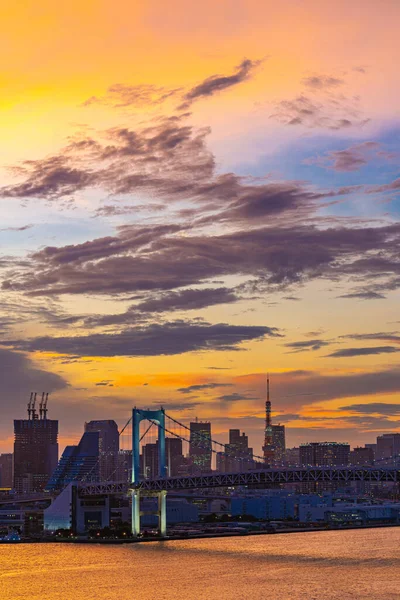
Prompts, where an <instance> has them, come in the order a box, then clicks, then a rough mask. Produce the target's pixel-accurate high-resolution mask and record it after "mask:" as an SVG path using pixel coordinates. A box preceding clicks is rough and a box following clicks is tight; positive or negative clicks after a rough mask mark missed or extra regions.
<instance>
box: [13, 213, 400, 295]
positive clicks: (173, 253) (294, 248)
mask: <svg viewBox="0 0 400 600" xmlns="http://www.w3.org/2000/svg"><path fill="white" fill-rule="evenodd" d="M182 229H183V226H180V225H178V224H176V225H172V224H171V225H168V224H165V225H154V226H148V227H145V226H143V227H141V228H137V227H127V228H123V229H122V230H121V231H120V233H119V235H116V236H108V237H104V238H98V239H95V240H93V241H90V242H85V243H83V244H76V245H68V246H60V247H45V248H43V249H42V250H40V251H38V252H36V253H34V254H33V255H32V257H31V263H30V265H29V268H23V269H21V270H14V272H13V273H12V274H10V275H9V277H8V278H6V279H4V280H3V284H2V287H3V290H14V291H24V292H27V293H29V294H31V295H37V296H41V295H45V296H53V295H59V294H67V293H68V294H86V293H95V294H116V293H128V292H137V291H146V290H159V291H163V290H168V291H173V289H174V288H181V287H184V286H190V285H194V284H199V283H203V282H206V281H208V280H210V279H212V278H215V277H219V278H220V277H225V276H228V275H241V276H247V277H250V278H253V279H252V284H251V286H250V287H252V288H253V292H254V290H256V289H257V288H258V292H260V293H261V292H265V290H266V289H268V288H269V289H271V286H275V287H278V286H279V288H281V289H283V288H284V287H285V286H288V285H293V284H295V283H297V284H299V283H304V282H305V281H307V280H310V279H314V278H326V279H337V278H339V277H342V278H346V277H352V278H353V280H355V278H357V279H358V280H362V279H365V280H366V281H368V282H369V281H370V280H371V277H374V278H375V275H378V274H379V276H382V275H383V274H385V275H386V276H387V277H394V279H393V283H394V284H395V285H397V284H396V279H398V278H399V275H400V262H399V261H398V253H399V251H400V224H397V223H396V224H391V225H386V226H382V227H359V228H345V227H336V228H335V227H330V228H325V229H318V228H316V227H315V226H312V225H294V224H293V225H292V226H289V227H285V226H283V225H282V226H274V225H272V224H271V225H270V226H268V227H262V226H260V227H258V228H255V229H247V230H244V229H243V230H238V231H233V232H229V233H225V234H222V235H211V234H209V235H206V234H197V235H194V233H192V234H191V235H185V236H183V235H179V233H180V232H181V231H182ZM361 255H363V258H359V257H360V256H361ZM254 278H255V279H254ZM226 293H228V292H226ZM179 298H180V299H181V300H182V297H181V296H172V297H171V296H169V297H168V296H167V300H168V301H169V302H171V303H172V304H173V303H174V302H175V301H178V299H179Z"/></svg>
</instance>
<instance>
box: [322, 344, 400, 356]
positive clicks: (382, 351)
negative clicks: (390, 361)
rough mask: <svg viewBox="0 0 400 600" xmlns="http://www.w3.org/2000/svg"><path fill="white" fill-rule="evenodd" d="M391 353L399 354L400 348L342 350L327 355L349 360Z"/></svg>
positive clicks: (375, 347)
mask: <svg viewBox="0 0 400 600" xmlns="http://www.w3.org/2000/svg"><path fill="white" fill-rule="evenodd" d="M393 352H400V348H395V347H394V346H373V347H370V348H343V349H342V350H337V351H336V352H332V354H328V356H331V357H333V358H349V357H351V356H369V355H371V354H391V353H393Z"/></svg>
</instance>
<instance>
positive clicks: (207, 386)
mask: <svg viewBox="0 0 400 600" xmlns="http://www.w3.org/2000/svg"><path fill="white" fill-rule="evenodd" d="M232 385H233V384H232V383H217V382H215V381H212V382H210V383H198V384H194V385H189V386H187V387H183V388H178V389H177V392H180V393H181V394H191V393H192V392H202V391H204V390H215V389H216V388H221V387H231V386H232Z"/></svg>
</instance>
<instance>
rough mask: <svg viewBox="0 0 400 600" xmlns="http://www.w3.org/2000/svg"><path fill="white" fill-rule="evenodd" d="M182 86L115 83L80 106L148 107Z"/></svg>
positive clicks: (171, 94) (165, 98)
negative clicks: (101, 94)
mask: <svg viewBox="0 0 400 600" xmlns="http://www.w3.org/2000/svg"><path fill="white" fill-rule="evenodd" d="M181 89H182V88H174V89H172V88H165V87H158V86H156V85H150V84H147V85H146V84H141V85H125V84H123V83H116V84H114V85H111V86H110V87H109V88H108V90H107V93H106V94H105V95H104V96H100V97H97V96H91V98H88V99H87V100H85V102H84V103H83V104H82V106H92V105H93V104H100V105H104V106H111V107H112V108H126V107H128V106H135V107H142V106H145V107H149V106H151V105H152V104H162V103H163V102H165V101H166V100H168V98H171V97H172V96H175V95H176V94H178V92H180V91H181Z"/></svg>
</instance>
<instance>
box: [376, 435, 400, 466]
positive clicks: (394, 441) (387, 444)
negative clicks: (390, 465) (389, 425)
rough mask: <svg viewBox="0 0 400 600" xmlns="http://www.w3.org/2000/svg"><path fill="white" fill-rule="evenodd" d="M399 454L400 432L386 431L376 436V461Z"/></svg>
mask: <svg viewBox="0 0 400 600" xmlns="http://www.w3.org/2000/svg"><path fill="white" fill-rule="evenodd" d="M398 456H400V433H384V434H383V435H379V436H378V437H377V438H376V455H375V460H376V461H380V460H387V459H390V458H395V457H398Z"/></svg>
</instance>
